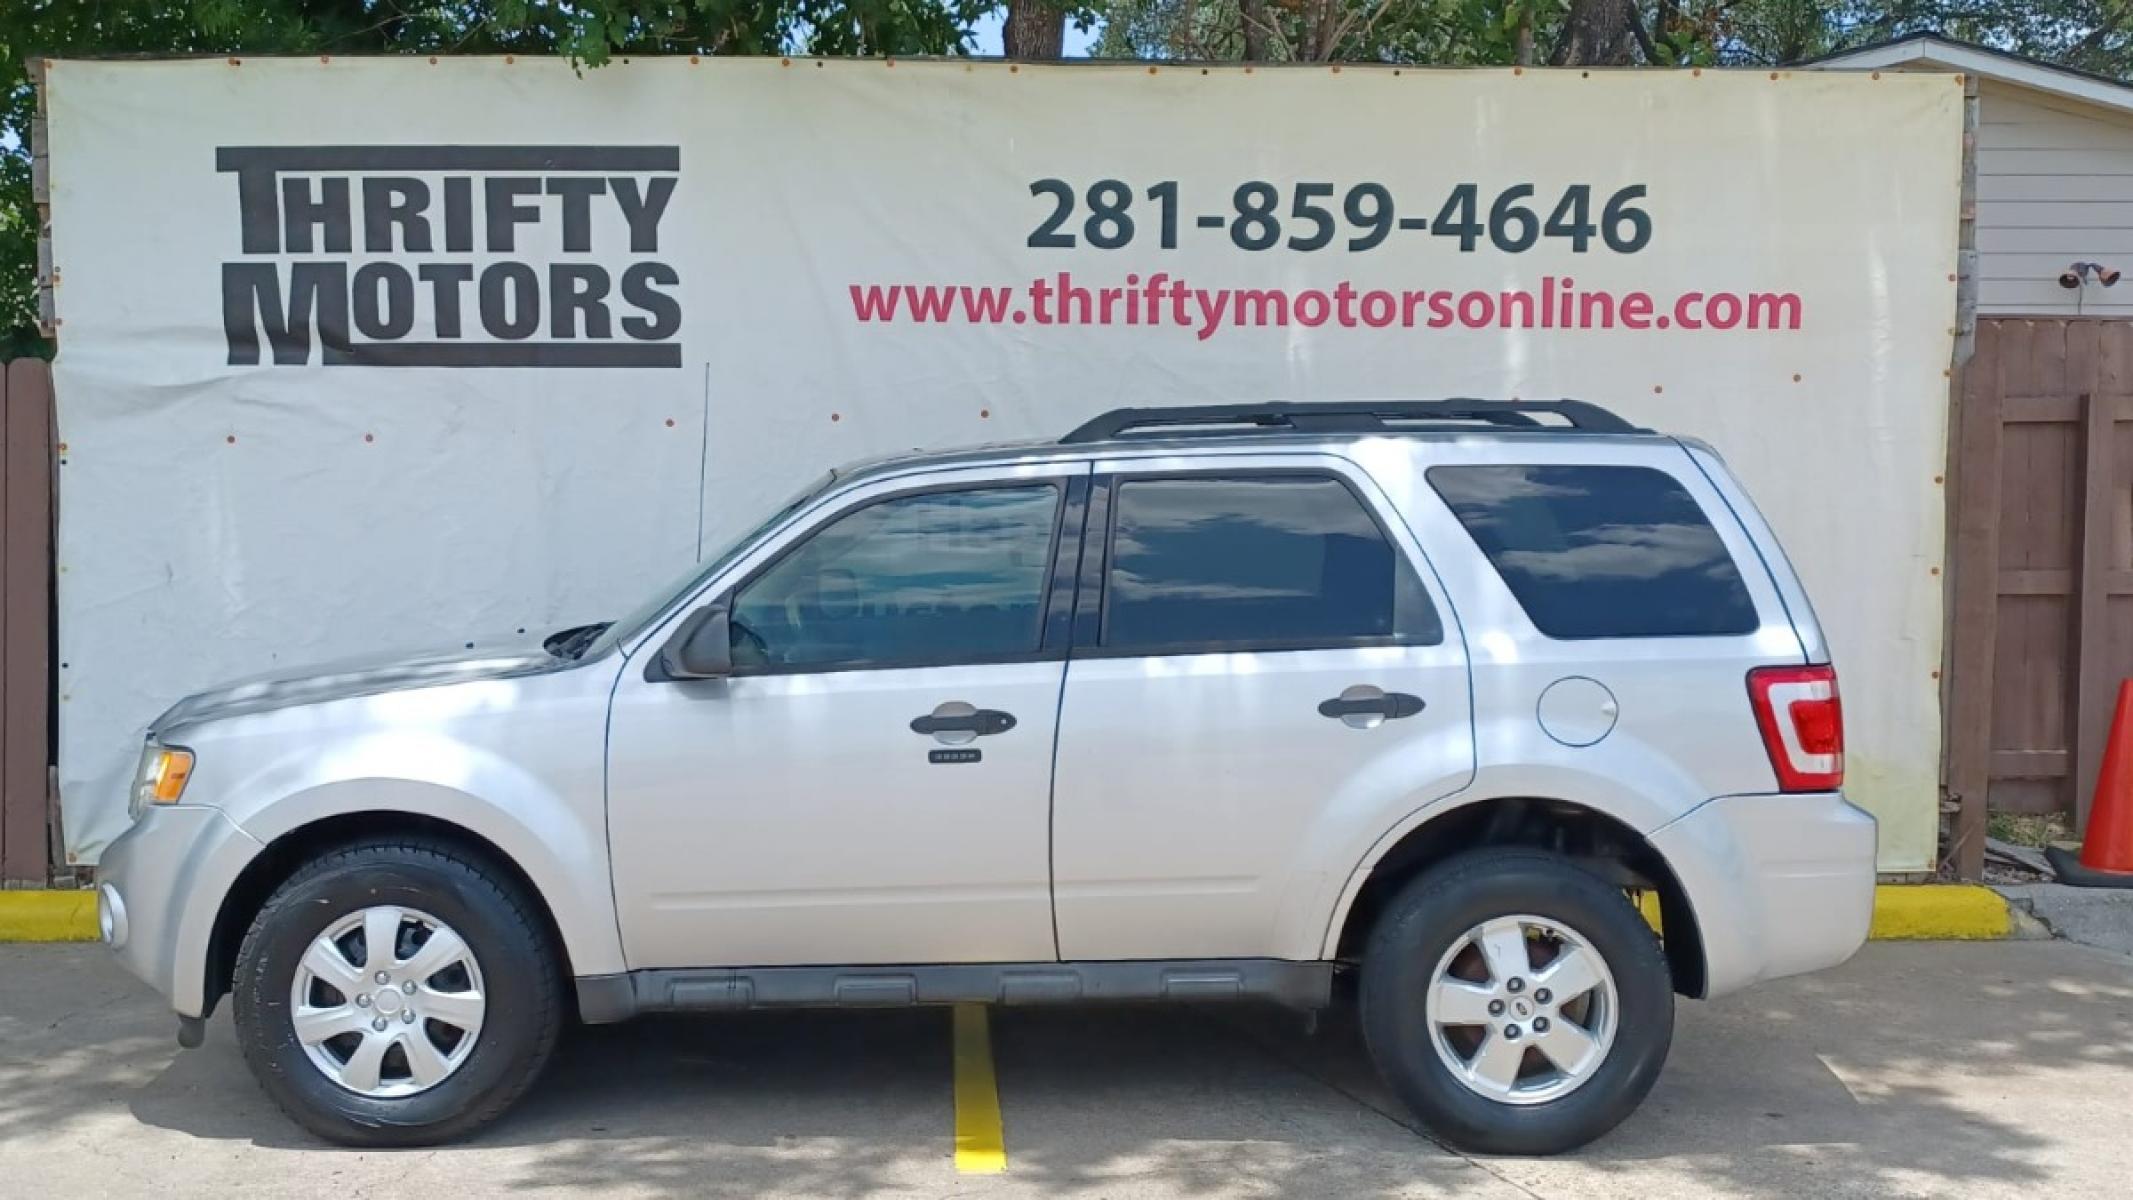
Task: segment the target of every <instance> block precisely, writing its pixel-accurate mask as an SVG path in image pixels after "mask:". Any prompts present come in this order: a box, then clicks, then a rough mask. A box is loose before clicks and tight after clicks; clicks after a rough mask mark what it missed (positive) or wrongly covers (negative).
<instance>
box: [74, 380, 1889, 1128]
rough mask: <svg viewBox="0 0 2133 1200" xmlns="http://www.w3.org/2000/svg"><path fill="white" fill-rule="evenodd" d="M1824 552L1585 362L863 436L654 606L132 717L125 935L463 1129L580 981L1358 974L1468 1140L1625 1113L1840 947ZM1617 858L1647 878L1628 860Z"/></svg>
mask: <svg viewBox="0 0 2133 1200" xmlns="http://www.w3.org/2000/svg"><path fill="white" fill-rule="evenodd" d="M1843 771H1844V751H1843V726H1842V718H1841V714H1840V710H1839V707H1838V698H1837V680H1836V674H1835V671H1834V670H1833V669H1832V667H1831V666H1830V660H1829V652H1828V649H1827V647H1826V646H1825V644H1824V642H1823V638H1822V632H1821V630H1820V628H1819V627H1818V626H1817V625H1816V622H1815V618H1814V614H1813V611H1812V609H1811V608H1810V607H1809V606H1808V602H1807V596H1806V594H1805V593H1804V592H1803V591H1802V590H1801V587H1800V582H1799V580H1798V579H1797V578H1796V577H1795V576H1794V574H1793V571H1792V569H1791V567H1790V566H1789V565H1788V564H1787V562H1786V560H1785V556H1784V554H1783V553H1782V552H1781V551H1780V550H1779V548H1778V544H1777V540H1776V539H1775V538H1774V537H1773V536H1772V535H1771V532H1770V529H1769V528H1768V526H1766V525H1765V524H1764V522H1763V519H1762V517H1761V516H1759V515H1758V514H1757V512H1756V510H1755V508H1754V506H1753V505H1752V504H1751V503H1750V502H1749V500H1748V498H1747V496H1746V495H1745V494H1744V493H1743V492H1742V490H1741V487H1740V485H1739V483H1738V482H1736V481H1735V480H1734V479H1733V477H1732V476H1731V475H1730V474H1729V473H1728V472H1727V470H1726V468H1725V466H1724V464H1723V463H1721V462H1720V460H1719V458H1718V456H1717V455H1716V454H1715V453H1713V452H1712V451H1711V450H1710V449H1709V448H1707V447H1705V446H1702V445H1699V444H1697V443H1695V442H1693V441H1688V440H1684V439H1678V438H1672V437H1667V436H1664V435H1660V434H1656V433H1652V432H1650V431H1647V430H1643V429H1638V428H1635V427H1633V426H1631V425H1630V424H1628V423H1627V422H1625V421H1623V420H1622V419H1621V418H1619V417H1617V416H1615V415H1614V414H1612V413H1609V412H1607V411H1605V410H1603V409H1599V408H1595V407H1593V406H1591V405H1588V404H1582V403H1578V402H1574V401H1554V402H1524V403H1520V402H1481V401H1464V400H1452V401H1441V402H1410V403H1382V404H1375V403H1374V404H1366V405H1347V404H1340V405H1334V404H1314V405H1261V406H1221V407H1211V408H1179V409H1148V410H1134V409H1128V410H1121V411H1117V412H1113V413H1109V414H1106V415H1105V416H1103V417H1100V418H1098V419H1096V420H1094V421H1091V422H1090V423H1088V424H1087V425H1085V426H1083V427H1081V428H1080V429H1077V430H1075V431H1074V432H1073V433H1071V434H1069V435H1068V436H1067V437H1065V438H1063V439H1061V440H1060V441H1058V442H1056V443H1045V444H1032V445H1015V446H1003V447H991V448H986V449H979V450H971V451H964V452H956V453H946V454H923V455H912V456H907V457H898V458H892V459H887V460H882V461H878V462H872V463H867V464H864V465H861V466H857V467H854V468H850V469H847V470H842V471H838V472H834V473H832V474H830V475H828V476H825V477H824V478H823V479H822V480H821V481H820V482H818V483H817V484H815V485H814V486H813V487H810V488H808V489H807V490H806V491H805V492H804V493H802V494H801V495H800V496H798V497H796V498H795V499H793V500H792V502H791V503H789V504H787V505H785V506H784V507H783V508H781V509H779V510H778V512H777V513H776V514H774V515H773V516H771V517H770V518H769V520H767V521H765V522H764V523H763V524H762V525H761V526H759V527H758V528H756V529H755V530H754V531H753V532H751V533H748V534H747V535H745V536H743V537H741V538H740V539H739V540H737V541H736V542H734V543H733V545H732V546H731V547H730V548H728V549H726V550H725V551H724V552H722V553H720V554H717V555H716V556H714V557H713V558H712V559H711V560H710V561H709V562H708V564H706V565H703V566H701V567H700V568H699V569H697V570H694V571H692V572H691V573H690V575H689V577H688V578H686V579H685V580H683V581H681V582H680V583H678V584H677V585H675V586H674V587H671V588H668V589H665V590H663V591H661V592H660V593H659V594H658V595H657V596H655V597H654V598H653V599H652V601H651V602H650V603H649V604H647V605H646V606H645V607H643V608H642V609H640V610H639V611H637V612H635V613H632V614H630V615H628V616H625V617H623V618H621V619H620V620H617V621H614V622H612V623H607V624H601V625H589V626H584V627H581V628H574V629H566V630H562V631H560V632H557V633H555V634H553V635H551V636H549V637H548V638H546V639H545V641H543V642H542V643H541V644H540V645H538V646H534V645H528V646H525V647H523V648H522V649H517V650H513V651H511V652H504V653H488V654H481V655H472V656H469V655H458V656H442V657H434V658H425V659H417V660H412V661H402V662H395V663H390V664H382V665H368V666H362V665H356V666H348V667H344V668H341V669H329V670H326V671H324V672H322V673H315V674H312V675H309V676H307V677H303V678H280V679H273V680H264V681H258V682H252V683H247V684H241V685H237V686H233V687H230V688H227V689H223V690H219V691H214V692H209V693H205V694H202V695H197V696H193V697H191V698H190V699H187V700H185V701H183V702H181V703H180V704H178V705H177V706H176V707H174V708H172V709H171V710H170V711H169V712H167V713H165V714H164V715H163V716H162V718H161V719H159V720H158V721H156V722H155V725H154V728H153V730H152V731H151V732H150V734H149V737H148V743H147V747H146V751H145V754H144V756H143V758H142V763H141V770H140V776H139V780H138V783H137V788H136V794H135V796H134V797H133V815H134V818H135V821H134V824H133V827H132V829H131V830H130V831H129V832H128V833H127V834H126V835H125V836H123V837H122V838H120V839H119V840H118V841H117V842H116V843H115V844H114V845H113V846H112V847H111V848H110V850H109V851H108V853H107V854H106V855H105V857H104V861H103V865H102V868H101V870H100V872H99V874H100V877H101V888H100V899H101V914H102V920H103V931H104V936H105V939H106V940H107V941H108V942H109V943H110V944H111V946H112V947H113V948H114V949H115V950H116V951H117V953H118V954H119V956H120V957H121V958H122V959H123V960H124V962H125V963H126V965H127V966H128V967H130V968H131V969H132V970H133V971H134V972H135V973H137V974H138V975H140V976H141V977H142V978H143V979H146V980H147V981H148V982H150V983H151V984H153V985H154V986H155V987H156V988H157V989H158V990H160V991H161V992H163V993H164V994H166V995H168V996H169V997H170V999H171V1003H172V1005H173V1007H175V1009H176V1010H177V1013H178V1016H179V1019H180V1028H179V1040H180V1041H181V1042H182V1043H184V1044H186V1045H198V1044H199V1042H200V1039H201V1037H202V1034H203V1029H204V1026H203V1022H204V1021H205V1020H206V1018H207V1017H208V1015H209V1013H210V1012H211V1011H212V1010H213V1008H214V1007H215V1005H216V1003H217V1001H218V1000H219V999H220V998H221V997H222V996H223V995H224V994H229V995H231V996H232V997H233V1003H234V1005H235V1009H236V1028H237V1035H238V1039H239V1041H240V1042H241V1043H242V1046H243V1051H244V1055H245V1057H246V1059H247V1060H248V1061H249V1062H250V1064H251V1066H252V1069H253V1071H254V1072H255V1073H256V1075H257V1076H258V1078H259V1081H260V1083H261V1084H262V1085H263V1086H264V1087H265V1088H266V1090H267V1091H268V1092H270V1093H271V1094H272V1095H273V1097H274V1099H275V1100H277V1101H278V1102H279V1103H280V1104H281V1105H282V1107H283V1108H285V1109H286V1110H287V1111H288V1112H289V1113H290V1115H291V1116H293V1117H294V1118H295V1119H296V1120H297V1121H298V1122H300V1123H302V1124H303V1125H304V1126H305V1127H307V1128H309V1129H311V1130H313V1131H314V1132H316V1133H318V1134H320V1135H322V1136H324V1137H327V1138H330V1139H333V1140H335V1141H340V1142H346V1143H354V1144H362V1145H373V1146H381V1145H407V1144H414V1143H425V1142H434V1141H438V1140H441V1139H445V1138H450V1137H453V1136H456V1135H459V1134H462V1133H465V1132H467V1131H469V1130H471V1129H473V1128H475V1127H476V1126H478V1125H480V1124H481V1123H483V1122H485V1121H487V1120H489V1119H491V1118H493V1117H495V1116H496V1115H497V1114H499V1113H501V1112H502V1111H503V1110H504V1109H505V1108H506V1107H508V1106H509V1105H510V1104H511V1103H512V1102H513V1101H514V1100H515V1099H517V1097H518V1096H519V1095H520V1094H521V1093H523V1092H524V1091H525V1090H526V1088H527V1087H528V1085H530V1084H531V1083H532V1082H533V1080H534V1078H535V1077H536V1075H537V1074H538V1073H539V1071H540V1069H541V1067H542V1065H543V1064H544V1062H545V1061H546V1060H547V1058H548V1056H549V1051H550V1049H551V1047H552V1046H553V1045H554V1044H555V1040H556V1037H557V1033H558V1030H559V1029H560V1028H561V1026H562V1025H563V1023H564V1022H565V1021H567V1020H570V1019H573V1018H575V1019H577V1020H581V1021H587V1022H608V1021H620V1020H623V1019H625V1018H628V1017H631V1016H634V1015H636V1014H638V1013H646V1012H672V1011H681V1010H689V1011H702V1010H724V1009H736V1008H751V1007H768V1006H780V1005H909V1004H943V1003H950V1002H981V1003H988V1004H1037V1003H1070V1002H1081V1001H1099V1000H1102V1001H1117V1000H1134V1001H1209V1000H1228V999H1264V1000H1273V1001H1278V1002H1281V1003H1284V1004H1289V1005H1294V1006H1299V1007H1305V1008H1311V1007H1317V1006H1322V1005H1326V1004H1328V1003H1329V1002H1330V1001H1331V999H1332V997H1333V996H1334V994H1335V985H1336V981H1339V980H1342V979H1343V978H1344V977H1352V979H1353V980H1354V990H1355V994H1356V997H1357V1000H1358V1002H1359V1005H1360V1020H1361V1023H1362V1027H1363V1029H1364V1031H1365V1035H1366V1038H1367V1041H1368V1045H1369V1048H1370V1052H1371V1054H1372V1055H1373V1057H1374V1058H1375V1060H1376V1062H1377V1065H1378V1066H1379V1068H1380V1069H1381V1070H1382V1071H1383V1073H1384V1076H1385V1078H1386V1080H1387V1081H1388V1082H1389V1084H1390V1085H1391V1086H1392V1088H1393V1089H1394V1090H1395V1091H1396V1092H1397V1093H1398V1094H1399V1095H1400V1096H1401V1097H1402V1098H1403V1099H1404V1100H1405V1101H1406V1102H1407V1103H1408V1104H1409V1105H1411V1106H1412V1107H1413V1108H1414V1110H1415V1112H1416V1113H1417V1114H1418V1115H1419V1116H1420V1117H1421V1118H1422V1120H1423V1121H1424V1122H1426V1123H1427V1124H1428V1125H1429V1126H1430V1127H1432V1128H1433V1129H1435V1130H1437V1131H1438V1132H1439V1133H1441V1135H1442V1136H1443V1137H1444V1138H1445V1139H1447V1140H1448V1141H1450V1142H1452V1143H1455V1144H1457V1145H1459V1146H1462V1147H1467V1148H1471V1149H1474V1150H1479V1151H1489V1152H1506V1153H1548V1152H1554V1151H1561V1150H1566V1149H1569V1148H1572V1147H1575V1146H1578V1145H1581V1144H1583V1143H1585V1142H1587V1141H1589V1140H1591V1139H1592V1138H1595V1137H1597V1136H1599V1135H1600V1134H1602V1133H1604V1132H1606V1131H1607V1130H1608V1129H1610V1128H1612V1127H1613V1126H1614V1125H1615V1124H1616V1123H1618V1122H1620V1121H1621V1120H1622V1119H1623V1118H1624V1117H1625V1116H1627V1115H1628V1114H1629V1113H1630V1112H1631V1111H1632V1110H1633V1109H1634V1108H1635V1107H1636V1105H1637V1104H1638V1102H1639V1101H1640V1100H1641V1099H1642V1098H1643V1096H1644V1095H1645V1093H1646V1092H1647V1091H1648V1090H1649V1089H1650V1087H1651V1086H1652V1083H1653V1081H1654V1079H1655V1078H1656V1077H1657V1075H1658V1073H1659V1070H1660V1066H1661V1064H1662V1063H1663V1061H1664V1060H1665V1058H1666V1053H1667V1047H1668V1044H1669V1041H1670V1039H1671V1034H1672V1028H1673V1004H1674V1000H1673V998H1674V996H1675V994H1677V993H1678V994H1681V995H1686V996H1691V997H1711V996H1719V995H1723V994H1725V993H1727V992H1731V991H1734V990H1736V989H1739V988H1742V987H1746V986H1748V985H1749V984H1752V983H1755V982H1756V981H1758V980H1762V979H1770V978H1774V977H1777V976H1781V975H1790V974H1795V973H1798V972H1803V971H1813V970H1817V969H1819V968H1823V967H1828V966H1831V965H1833V964H1836V963H1839V962H1842V961H1844V959H1845V958H1847V957H1848V956H1850V955H1851V954H1852V952H1853V951H1854V950H1855V949H1856V948H1857V947H1858V946H1859V944H1860V942H1861V941H1862V940H1863V938H1864V937H1865V935H1866V930H1867V923H1868V918H1869V914H1870V911H1871V908H1872V897H1873V886H1874V845H1875V827H1874V822H1873V819H1872V818H1871V817H1869V816H1868V815H1867V814H1865V813H1863V812H1861V811H1860V810H1859V809H1857V808H1854V807H1853V806H1851V805H1850V804H1848V803H1846V802H1845V799H1844V797H1843V795H1842V794H1841V792H1840V791H1839V788H1840V786H1841V783H1842V779H1843ZM1640 904H1641V905H1642V911H1640Z"/></svg>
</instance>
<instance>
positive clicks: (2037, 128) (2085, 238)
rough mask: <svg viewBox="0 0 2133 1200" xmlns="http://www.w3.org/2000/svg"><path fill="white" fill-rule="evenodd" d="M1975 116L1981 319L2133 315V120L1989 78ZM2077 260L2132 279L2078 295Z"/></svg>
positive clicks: (2092, 285)
mask: <svg viewBox="0 0 2133 1200" xmlns="http://www.w3.org/2000/svg"><path fill="white" fill-rule="evenodd" d="M1978 119H1979V125H1978V147H1977V249H1978V313H1979V315H1980V316H2006V315H2009V314H2015V313H2051V314H2055V315H2061V316H2074V315H2076V314H2077V313H2078V314H2080V315H2085V316H2092V317H2095V316H2113V317H2133V117H2118V116H2117V115H2115V114H2112V113H2110V112H2109V111H2107V110H2104V109H2100V108H2096V107H2093V106H2088V105H2082V104H2079V103H2078V102H2075V101H2068V100H2061V99H2058V98H2055V97H2049V96H2046V95H2044V94H2043V93H2040V92H2035V91H2031V90H2029V89H2026V88H2019V87H2014V86H2011V85H2008V84H2004V83H1998V82H1995V81H1993V80H1989V79H1988V80H1984V81H1983V82H1982V85H1981V87H1980V91H1979V101H1978ZM2077 260H2085V261H2094V262H2101V263H2103V264H2105V265H2106V266H2112V267H2117V268H2119V269H2120V270H2123V271H2124V272H2125V273H2126V278H2125V279H2124V280H2122V281H2121V282H2120V283H2119V284H2118V286H2117V287H2113V288H2104V287H2100V286H2098V285H2097V284H2095V283H2093V282H2091V283H2089V284H2088V285H2087V286H2085V287H2083V288H2082V289H2081V290H2080V292H2079V293H2078V294H2077V293H2076V292H2073V291H2069V290H2067V289H2066V288H2062V287H2060V286H2059V283H2058V276H2059V273H2060V272H2062V271H2064V270H2066V267H2067V264H2069V263H2071V262H2075V261H2077Z"/></svg>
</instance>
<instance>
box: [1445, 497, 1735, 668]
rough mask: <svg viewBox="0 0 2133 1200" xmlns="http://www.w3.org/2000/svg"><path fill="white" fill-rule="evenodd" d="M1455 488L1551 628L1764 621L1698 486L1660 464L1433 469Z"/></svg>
mask: <svg viewBox="0 0 2133 1200" xmlns="http://www.w3.org/2000/svg"><path fill="white" fill-rule="evenodd" d="M1429 482H1430V486H1431V487H1434V488H1436V489H1437V494H1438V495H1440V496H1442V497H1444V500H1445V503H1447V504H1449V505H1451V507H1452V511H1453V512H1454V513H1455V514H1457V515H1458V517H1459V523H1460V524H1461V525H1464V526H1466V531H1467V532H1468V533H1469V534H1471V535H1473V538H1474V542H1475V544H1477V545H1479V546H1480V547H1481V552H1482V553H1483V554H1486V555H1488V558H1489V561H1490V562H1491V563H1493V564H1495V566H1496V570H1497V573H1498V574H1500V575H1502V576H1503V581H1504V583H1506V584H1508V585H1509V586H1510V588H1511V594H1512V595H1514V596H1516V597H1518V602H1519V604H1520V605H1522V606H1523V607H1524V608H1525V610H1526V615H1527V616H1528V617H1530V618H1531V619H1532V621H1533V624H1534V626H1535V627H1537V628H1538V629H1539V630H1540V631H1541V632H1542V633H1545V634H1547V635H1548V636H1549V637H1554V638H1605V637H1681V636H1693V635H1718V634H1742V633H1752V632H1754V631H1755V629H1756V628H1757V626H1758V625H1759V624H1760V621H1759V620H1758V619H1757V617H1756V615H1755V603H1754V601H1752V600H1750V599H1749V597H1748V588H1747V585H1746V584H1744V583H1742V582H1741V577H1740V569H1739V568H1738V567H1737V566H1735V565H1734V562H1733V558H1732V556H1731V555H1729V554H1727V553H1726V546H1725V543H1724V542H1722V541H1720V540H1719V536H1718V531H1717V530H1715V529H1713V528H1712V527H1711V522H1710V519H1709V518H1707V517H1706V516H1704V513H1703V510H1702V509H1701V508H1699V507H1697V504H1696V499H1695V497H1693V496H1691V495H1689V493H1688V489H1686V488H1684V487H1682V486H1681V484H1680V483H1679V482H1678V481H1676V480H1675V479H1674V477H1673V476H1671V475H1668V474H1667V473H1666V472H1664V471H1657V470H1653V469H1651V468H1649V467H1511V466H1501V467H1498V466H1489V467H1432V468H1431V469H1430V472H1429Z"/></svg>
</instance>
